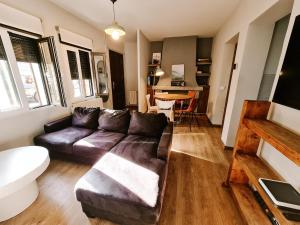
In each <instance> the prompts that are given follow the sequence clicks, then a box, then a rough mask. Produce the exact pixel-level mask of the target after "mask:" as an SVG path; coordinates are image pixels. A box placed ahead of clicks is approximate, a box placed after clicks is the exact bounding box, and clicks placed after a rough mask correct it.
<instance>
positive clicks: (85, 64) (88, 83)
mask: <svg viewBox="0 0 300 225" xmlns="http://www.w3.org/2000/svg"><path fill="white" fill-rule="evenodd" d="M79 59H80V65H81V73H82V80H83V84H84V89H85V96H92V95H93V83H92V73H91V65H90V57H89V53H88V52H85V51H81V50H79Z"/></svg>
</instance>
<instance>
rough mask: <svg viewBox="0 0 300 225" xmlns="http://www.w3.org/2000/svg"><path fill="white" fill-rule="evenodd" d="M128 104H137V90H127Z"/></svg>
mask: <svg viewBox="0 0 300 225" xmlns="http://www.w3.org/2000/svg"><path fill="white" fill-rule="evenodd" d="M129 105H137V91H129Z"/></svg>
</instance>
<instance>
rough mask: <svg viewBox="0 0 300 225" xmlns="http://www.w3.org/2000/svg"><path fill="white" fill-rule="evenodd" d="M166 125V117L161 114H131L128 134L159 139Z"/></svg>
mask: <svg viewBox="0 0 300 225" xmlns="http://www.w3.org/2000/svg"><path fill="white" fill-rule="evenodd" d="M167 124H168V120H167V117H166V116H165V114H163V113H158V114H153V113H140V112H133V114H132V116H131V120H130V125H129V129H128V134H136V135H142V136H148V137H160V136H161V134H162V132H163V129H164V128H165V126H166V125H167Z"/></svg>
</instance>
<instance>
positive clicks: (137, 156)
mask: <svg viewBox="0 0 300 225" xmlns="http://www.w3.org/2000/svg"><path fill="white" fill-rule="evenodd" d="M135 114H136V113H134V114H133V118H132V119H131V122H132V121H133V120H134V117H135ZM138 115H139V116H140V114H139V113H138ZM151 117H152V116H151ZM161 124H162V127H159V129H161V128H162V130H163V133H161V132H160V133H159V134H158V135H157V134H155V133H157V132H155V129H154V130H153V129H152V128H153V127H152V128H151V129H152V130H151V132H150V133H147V132H145V131H146V129H145V127H143V129H142V130H140V131H142V134H143V135H141V134H139V132H138V130H139V129H138V128H137V129H135V130H131V129H130V128H129V132H128V135H127V136H126V137H125V138H124V139H123V140H121V141H120V142H119V143H118V144H117V145H115V146H114V147H113V148H112V149H111V151H110V152H109V153H108V154H112V155H114V156H115V157H119V158H121V159H122V161H124V162H125V165H123V166H122V167H121V168H122V169H124V167H126V164H127V163H128V164H129V165H132V164H133V167H135V166H136V171H138V170H142V171H145V173H146V174H147V173H149V172H150V176H151V174H154V175H157V176H158V177H159V180H158V192H157V200H156V203H155V205H149V204H148V203H147V202H146V201H145V200H144V199H143V198H141V197H140V195H139V194H138V193H136V192H135V191H133V190H132V189H131V188H130V187H127V186H126V185H124V184H123V182H122V181H121V180H120V179H117V178H116V177H112V176H110V175H109V174H107V173H106V172H105V171H103V170H101V169H99V168H101V163H102V160H103V158H105V157H106V156H107V155H108V154H107V155H105V156H104V157H103V158H101V159H100V160H99V161H98V162H97V163H96V164H95V165H94V166H93V167H92V169H91V170H89V171H88V172H87V173H86V174H85V175H84V176H83V177H82V178H81V179H80V180H79V181H78V183H77V184H76V187H75V193H76V198H77V200H78V201H80V202H81V206H82V209H83V211H84V212H85V213H86V215H87V216H89V217H100V218H104V219H107V220H110V221H113V222H115V223H118V224H124V225H150V224H156V223H157V221H158V219H159V215H160V212H161V207H162V202H163V196H164V190H165V185H166V178H167V170H168V163H169V152H168V151H170V147H169V146H167V144H169V145H170V144H171V142H172V127H173V125H172V124H171V123H169V124H168V125H165V123H164V122H162V123H161ZM133 125H134V126H135V127H136V126H137V125H136V124H133ZM130 127H132V124H131V123H130ZM145 135H146V136H145ZM149 135H150V136H149ZM161 137H164V138H161ZM167 139H168V140H167ZM159 146H163V147H161V148H160V147H159ZM159 150H160V151H161V152H163V153H161V154H162V155H163V156H166V157H162V159H160V158H159V157H158V154H159V153H158V151H159ZM111 164H112V165H115V166H116V167H118V166H119V164H120V163H116V162H114V160H112V161H111ZM98 165H100V167H99V166H98ZM121 168H118V169H121ZM133 172H134V171H133ZM150 178H151V177H149V175H145V176H143V177H142V180H148V179H150ZM121 179H122V178H121ZM138 180H139V179H138ZM134 182H135V181H133V183H134ZM136 185H139V182H138V181H137V184H136Z"/></svg>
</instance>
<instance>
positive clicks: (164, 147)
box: [157, 123, 173, 161]
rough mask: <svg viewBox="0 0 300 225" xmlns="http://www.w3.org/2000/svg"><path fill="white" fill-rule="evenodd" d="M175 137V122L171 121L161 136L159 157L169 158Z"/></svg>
mask: <svg viewBox="0 0 300 225" xmlns="http://www.w3.org/2000/svg"><path fill="white" fill-rule="evenodd" d="M172 137H173V123H169V124H168V125H167V126H166V127H165V129H164V131H163V133H162V135H161V138H160V141H159V144H158V149H157V158H159V159H162V160H165V161H166V160H167V159H168V157H169V154H170V151H171V145H172Z"/></svg>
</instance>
